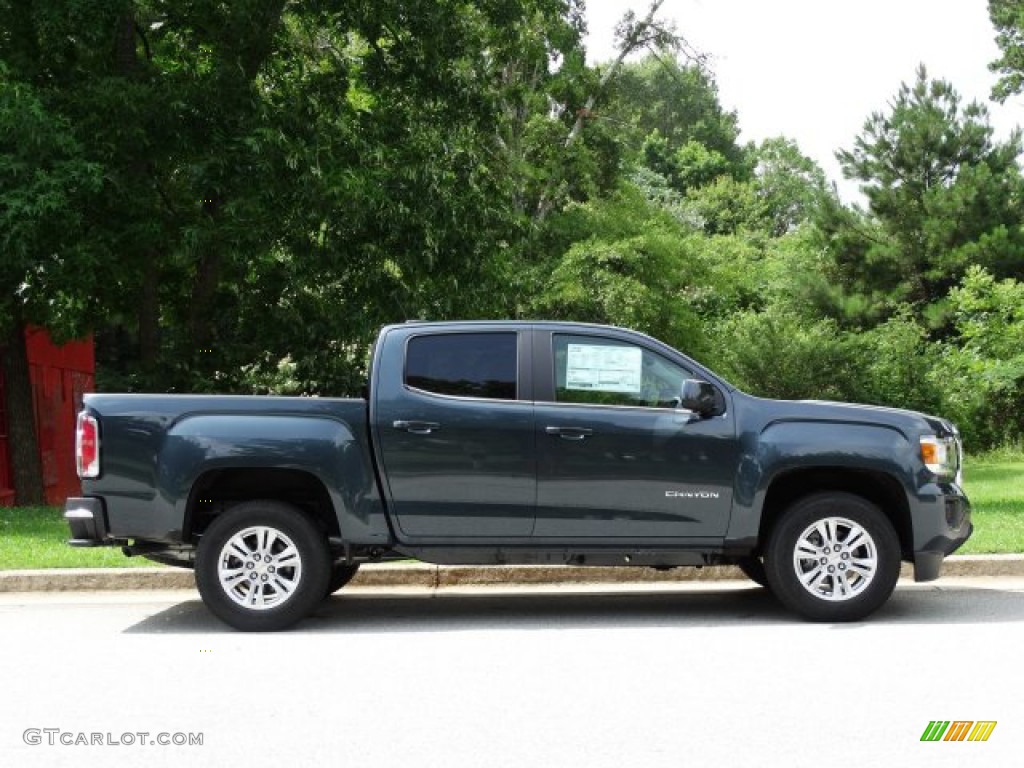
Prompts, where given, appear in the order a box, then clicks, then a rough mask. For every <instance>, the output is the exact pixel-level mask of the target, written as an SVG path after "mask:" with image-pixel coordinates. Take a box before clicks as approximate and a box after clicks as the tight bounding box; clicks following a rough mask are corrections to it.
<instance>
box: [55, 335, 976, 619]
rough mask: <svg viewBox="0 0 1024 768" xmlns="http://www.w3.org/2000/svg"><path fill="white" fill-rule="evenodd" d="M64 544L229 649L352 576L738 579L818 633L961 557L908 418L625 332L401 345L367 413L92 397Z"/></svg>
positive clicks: (946, 430)
mask: <svg viewBox="0 0 1024 768" xmlns="http://www.w3.org/2000/svg"><path fill="white" fill-rule="evenodd" d="M77 443H78V445H77V456H78V465H79V474H80V475H81V477H82V487H83V497H82V498H72V499H68V502H67V506H66V510H65V517H66V518H67V521H68V523H69V525H70V527H71V536H72V539H71V541H70V544H72V545H74V546H98V545H116V546H122V547H123V548H124V551H125V553H126V554H128V555H135V554H139V555H143V556H145V557H148V558H150V559H152V560H155V561H157V562H161V563H168V564H172V565H180V566H184V567H189V568H193V567H194V568H195V573H196V582H197V584H198V587H199V591H200V593H201V594H202V597H203V600H204V601H205V602H206V604H207V605H208V606H209V608H210V610H212V611H213V613H215V614H216V615H217V616H219V617H220V618H221V619H222V620H224V621H225V622H227V623H228V624H230V625H232V626H234V627H236V628H238V629H243V630H273V629H281V628H283V627H286V626H288V625H290V624H292V623H294V622H295V621H297V620H299V619H300V618H302V617H303V616H305V615H306V614H307V613H309V612H310V611H311V610H312V609H313V608H314V607H315V606H316V605H317V603H318V602H319V601H321V600H322V599H323V598H324V597H325V596H327V595H329V594H331V593H332V592H334V591H335V590H337V589H339V588H340V587H341V586H343V585H344V584H345V583H346V582H347V581H348V580H349V579H351V578H352V576H353V575H354V574H355V572H356V569H357V568H358V567H359V565H360V563H364V562H373V561H379V560H386V559H393V558H407V557H414V558H417V559H419V560H424V561H429V562H434V563H497V564H506V563H570V564H584V565H622V566H653V567H656V568H670V567H675V566H707V565H720V564H730V563H731V564H735V565H738V566H739V567H740V568H742V569H743V571H744V572H745V573H746V574H747V575H748V576H750V577H751V578H752V579H754V580H755V581H758V582H759V583H761V584H763V585H765V586H767V587H768V588H769V589H770V590H771V591H772V592H773V593H774V594H775V595H776V596H777V597H778V599H779V600H781V602H782V603H783V604H785V605H786V606H788V607H789V608H791V609H792V610H794V611H796V612H797V613H799V614H801V615H802V616H804V617H806V618H809V619H813V620H819V621H849V620H856V619H860V618H863V617H864V616H866V615H868V614H869V613H871V612H872V611H874V610H875V609H876V608H878V607H879V606H881V605H882V604H883V603H884V602H885V601H886V600H887V599H888V597H889V595H890V594H891V593H892V591H893V588H894V586H895V584H896V580H897V577H898V575H899V568H900V562H901V561H903V560H906V561H909V562H913V564H914V575H915V578H916V579H917V580H918V581H927V580H930V579H935V578H937V577H938V574H939V569H940V566H941V563H942V560H943V558H944V557H945V555H947V554H949V553H951V552H953V551H954V550H955V549H956V548H957V547H958V546H960V544H962V543H963V542H964V541H965V540H966V539H967V537H968V536H969V535H970V533H971V522H970V505H969V503H968V501H967V498H966V497H965V495H964V493H963V491H962V490H961V487H960V486H961V482H960V463H961V458H962V451H961V445H960V440H959V437H958V434H957V431H956V429H955V428H954V427H953V426H952V425H951V424H949V423H948V422H946V421H943V420H942V419H939V418H935V417H932V416H925V415H922V414H919V413H913V412H909V411H900V410H893V409H887V408H875V407H869V406H859V405H842V404H838V403H826V402H788V401H774V400H764V399H760V398H756V397H752V396H750V395H747V394H744V393H742V392H740V391H738V390H737V389H735V388H734V387H732V386H730V385H729V384H728V383H726V382H725V381H723V380H722V379H720V378H719V377H718V376H716V375H715V374H714V373H712V372H711V371H709V370H708V369H706V368H704V367H703V366H701V365H700V364H698V363H697V362H695V361H693V360H691V359H690V358H688V357H686V356H685V355H682V354H680V353H679V352H677V351H676V350H674V349H672V348H670V347H668V346H666V345H664V344H662V343H660V342H658V341H656V340H654V339H652V338H650V337H648V336H644V335H642V334H639V333H635V332H632V331H628V330H624V329H621V328H610V327H604V326H594V325H583V324H575V323H554V322H452V323H407V324H404V325H392V326H388V327H385V328H384V329H382V330H381V332H380V337H379V338H378V340H377V343H376V346H375V349H374V354H373V363H372V371H371V374H370V381H369V389H368V397H367V399H365V400H363V399H347V400H340V399H326V398H279V397H233V396H189V395H178V396H173V395H89V396H87V397H86V400H85V407H84V410H83V411H82V413H81V414H80V416H79V423H78V438H77Z"/></svg>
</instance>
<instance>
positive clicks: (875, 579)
mask: <svg viewBox="0 0 1024 768" xmlns="http://www.w3.org/2000/svg"><path fill="white" fill-rule="evenodd" d="M764 565H765V574H766V576H767V577H768V583H769V585H770V586H771V590H772V592H773V593H775V595H776V596H777V597H778V598H779V600H781V601H782V603H783V605H785V606H786V607H787V608H789V609H790V610H793V611H795V612H796V613H799V614H800V615H801V616H803V617H804V618H806V619H810V620H811V621H857V620H859V619H863V618H864V617H865V616H868V615H869V614H871V613H873V612H874V611H876V610H877V609H878V608H880V607H881V606H882V604H883V603H885V601H886V600H888V599H889V596H890V595H891V594H892V592H893V589H895V587H896V581H897V580H898V579H899V575H900V542H899V538H898V537H897V535H896V531H895V529H894V528H893V525H892V523H891V522H890V521H889V519H888V518H887V517H886V516H885V515H884V514H883V513H882V511H881V510H880V509H879V508H878V507H877V506H875V505H874V504H872V503H871V502H869V501H868V500H867V499H864V498H861V497H860V496H855V495H853V494H850V493H819V494H815V495H813V496H808V497H807V498H804V499H801V500H800V501H798V502H796V503H795V504H794V505H793V506H792V507H790V508H789V509H788V510H787V511H786V512H785V513H783V516H782V518H781V520H779V522H778V524H777V525H776V526H775V528H774V529H773V531H772V533H771V536H770V538H769V541H768V548H767V550H766V552H765V558H764Z"/></svg>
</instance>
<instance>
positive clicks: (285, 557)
mask: <svg viewBox="0 0 1024 768" xmlns="http://www.w3.org/2000/svg"><path fill="white" fill-rule="evenodd" d="M298 561H299V552H298V550H297V549H295V547H292V546H289V547H288V548H287V549H284V550H282V551H281V554H279V555H278V556H277V557H275V558H274V564H275V565H276V566H277V567H278V568H292V567H294V566H295V564H296V563H297V562H298Z"/></svg>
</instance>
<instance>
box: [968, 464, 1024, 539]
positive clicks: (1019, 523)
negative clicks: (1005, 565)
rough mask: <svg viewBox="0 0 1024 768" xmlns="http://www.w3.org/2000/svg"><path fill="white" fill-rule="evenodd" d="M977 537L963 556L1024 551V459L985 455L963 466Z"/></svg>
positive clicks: (975, 535)
mask: <svg viewBox="0 0 1024 768" xmlns="http://www.w3.org/2000/svg"><path fill="white" fill-rule="evenodd" d="M964 490H965V491H967V495H968V496H969V497H970V499H971V506H972V507H973V516H974V535H973V536H971V538H970V539H969V540H968V542H967V543H966V544H964V546H963V547H962V548H961V549H960V552H961V553H962V554H971V553H975V554H978V553H987V552H1018V553H1019V552H1024V457H1021V456H1012V455H1006V454H994V455H990V456H984V457H981V458H978V459H974V460H973V461H970V460H969V461H968V462H967V464H966V465H965V466H964Z"/></svg>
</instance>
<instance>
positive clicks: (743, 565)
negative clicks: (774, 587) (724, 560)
mask: <svg viewBox="0 0 1024 768" xmlns="http://www.w3.org/2000/svg"><path fill="white" fill-rule="evenodd" d="M736 567H737V568H739V569H740V570H741V571H743V575H744V576H746V577H747V578H748V579H750V580H751V581H752V582H754V583H755V584H757V585H758V586H761V587H765V588H766V589H771V587H770V586H769V584H768V575H767V574H766V573H765V571H764V563H763V562H762V561H761V558H760V557H757V556H756V555H750V556H749V557H743V558H740V559H739V560H737V561H736Z"/></svg>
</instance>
